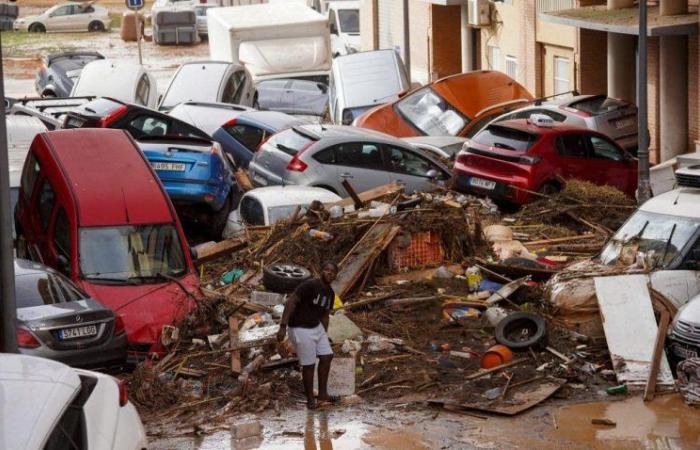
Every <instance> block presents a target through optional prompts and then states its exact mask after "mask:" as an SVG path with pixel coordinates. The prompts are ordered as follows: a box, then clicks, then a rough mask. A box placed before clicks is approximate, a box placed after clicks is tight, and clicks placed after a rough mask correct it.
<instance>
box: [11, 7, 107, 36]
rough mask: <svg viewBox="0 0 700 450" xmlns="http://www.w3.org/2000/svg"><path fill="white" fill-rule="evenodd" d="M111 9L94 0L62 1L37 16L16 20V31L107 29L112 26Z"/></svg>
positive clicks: (41, 31)
mask: <svg viewBox="0 0 700 450" xmlns="http://www.w3.org/2000/svg"><path fill="white" fill-rule="evenodd" d="M111 22H112V19H110V17H109V11H107V9H106V8H103V7H102V6H97V5H94V4H93V3H92V2H81V3H78V2H70V3H61V4H58V5H55V6H52V7H51V8H49V9H47V10H46V11H44V12H43V13H41V14H39V15H37V16H27V17H21V18H19V19H17V20H15V24H14V29H15V30H16V31H19V30H21V31H29V32H30V33H46V32H47V31H49V32H55V31H58V32H61V31H106V30H109V27H110V26H111Z"/></svg>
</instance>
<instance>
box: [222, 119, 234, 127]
mask: <svg viewBox="0 0 700 450" xmlns="http://www.w3.org/2000/svg"><path fill="white" fill-rule="evenodd" d="M235 124H236V119H235V118H233V119H231V120H229V121H228V122H226V123H225V124H224V126H225V127H232V126H234V125H235Z"/></svg>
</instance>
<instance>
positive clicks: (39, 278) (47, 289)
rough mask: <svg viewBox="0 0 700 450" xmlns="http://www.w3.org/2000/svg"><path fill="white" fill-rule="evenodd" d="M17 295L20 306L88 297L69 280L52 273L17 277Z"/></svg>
mask: <svg viewBox="0 0 700 450" xmlns="http://www.w3.org/2000/svg"><path fill="white" fill-rule="evenodd" d="M15 296H16V298H17V307H18V308H29V307H31V306H42V305H53V304H54V303H64V302H72V301H76V300H82V299H85V298H86V297H85V295H84V294H83V293H82V292H80V291H79V290H77V289H76V288H75V287H73V285H72V284H71V283H70V282H69V281H68V280H66V279H64V278H63V277H61V276H59V275H56V274H51V273H31V274H28V275H20V276H18V277H15Z"/></svg>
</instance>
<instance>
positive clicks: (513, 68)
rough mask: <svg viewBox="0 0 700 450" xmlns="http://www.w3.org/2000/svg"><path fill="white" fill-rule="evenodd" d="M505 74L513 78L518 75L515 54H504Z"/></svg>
mask: <svg viewBox="0 0 700 450" xmlns="http://www.w3.org/2000/svg"><path fill="white" fill-rule="evenodd" d="M506 75H508V76H509V77H511V78H513V79H516V78H517V77H518V58H516V57H515V56H511V55H508V56H506Z"/></svg>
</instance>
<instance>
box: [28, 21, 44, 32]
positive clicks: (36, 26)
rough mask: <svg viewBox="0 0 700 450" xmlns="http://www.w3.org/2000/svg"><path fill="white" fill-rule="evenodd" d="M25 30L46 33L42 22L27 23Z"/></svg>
mask: <svg viewBox="0 0 700 450" xmlns="http://www.w3.org/2000/svg"><path fill="white" fill-rule="evenodd" d="M27 31H29V32H30V33H46V27H45V26H44V24H42V23H39V22H35V23H33V24H31V25H29V28H27Z"/></svg>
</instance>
